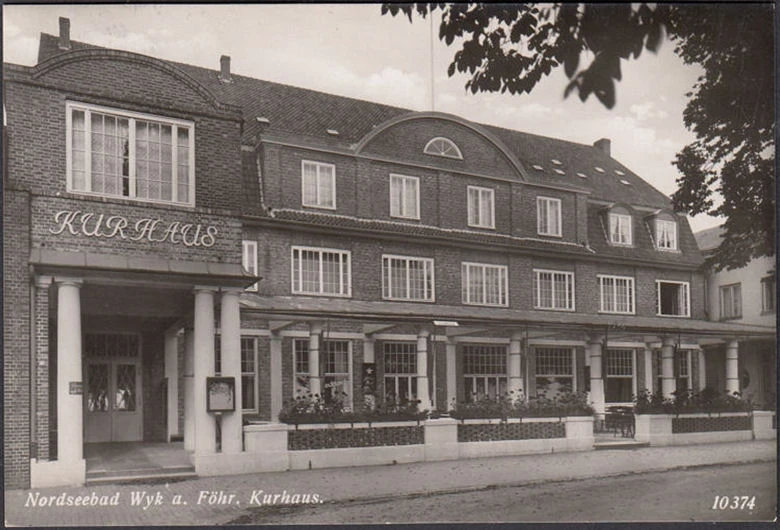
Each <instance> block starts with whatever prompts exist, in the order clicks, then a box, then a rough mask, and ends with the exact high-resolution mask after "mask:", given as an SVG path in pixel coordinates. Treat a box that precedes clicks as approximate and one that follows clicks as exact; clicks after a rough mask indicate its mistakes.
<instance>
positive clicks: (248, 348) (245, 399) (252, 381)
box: [241, 337, 258, 412]
mask: <svg viewBox="0 0 780 530" xmlns="http://www.w3.org/2000/svg"><path fill="white" fill-rule="evenodd" d="M257 397H258V396H257V339H256V338H255V337H241V408H242V409H243V410H244V412H257V410H258V404H257Z"/></svg>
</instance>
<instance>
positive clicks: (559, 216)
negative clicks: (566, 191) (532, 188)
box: [536, 195, 563, 237]
mask: <svg viewBox="0 0 780 530" xmlns="http://www.w3.org/2000/svg"><path fill="white" fill-rule="evenodd" d="M542 203H545V204H546V215H545V218H544V223H545V224H544V226H543V225H542V209H541V204H542ZM551 204H555V205H556V208H557V212H556V213H557V215H556V217H555V223H556V227H557V228H558V230H557V232H552V231H550V215H551V214H550V205H551ZM562 210H563V206H562V202H561V199H559V198H557V197H546V196H542V195H539V196H537V197H536V233H537V234H538V235H540V236H548V237H563V222H562ZM544 227H546V230H545V231H543V230H542V228H544Z"/></svg>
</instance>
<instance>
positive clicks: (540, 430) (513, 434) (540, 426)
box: [458, 422, 566, 442]
mask: <svg viewBox="0 0 780 530" xmlns="http://www.w3.org/2000/svg"><path fill="white" fill-rule="evenodd" d="M565 437H566V424H565V423H563V422H559V423H546V422H545V423H534V422H530V423H482V424H458V441H459V442H493V441H498V440H534V439H540V438H542V439H545V438H565Z"/></svg>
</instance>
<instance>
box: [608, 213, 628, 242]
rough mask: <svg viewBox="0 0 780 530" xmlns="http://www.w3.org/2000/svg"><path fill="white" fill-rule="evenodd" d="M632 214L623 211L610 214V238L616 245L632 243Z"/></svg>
mask: <svg viewBox="0 0 780 530" xmlns="http://www.w3.org/2000/svg"><path fill="white" fill-rule="evenodd" d="M632 239H633V238H632V230H631V216H630V215H628V214H622V213H610V214H609V240H610V242H611V243H612V244H614V245H631V244H632Z"/></svg>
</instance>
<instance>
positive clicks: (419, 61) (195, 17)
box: [3, 4, 722, 231]
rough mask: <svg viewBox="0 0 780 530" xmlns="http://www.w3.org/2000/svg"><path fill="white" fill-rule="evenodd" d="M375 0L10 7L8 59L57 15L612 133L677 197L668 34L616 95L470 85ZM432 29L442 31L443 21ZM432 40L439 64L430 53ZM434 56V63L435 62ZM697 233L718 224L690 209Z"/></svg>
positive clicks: (511, 124) (681, 137)
mask: <svg viewBox="0 0 780 530" xmlns="http://www.w3.org/2000/svg"><path fill="white" fill-rule="evenodd" d="M380 9H381V7H380V5H379V4H368V5H355V4H349V5H346V4H340V5H328V4H318V5H311V4H309V5H295V4H285V5H248V4H237V5H224V4H223V5H182V4H179V5H121V4H120V5H65V4H57V5H4V6H3V61H4V62H11V63H16V64H22V65H30V66H32V65H34V64H35V62H36V58H37V53H38V40H39V35H40V33H42V32H44V33H49V34H53V35H57V34H58V32H59V25H58V18H59V17H60V16H64V17H68V18H70V21H71V38H72V39H73V40H76V41H81V42H87V43H91V44H95V45H99V46H105V47H109V48H117V49H122V50H128V51H133V52H137V53H142V54H145V55H151V56H155V57H160V58H163V59H169V60H173V61H179V62H184V63H189V64H194V65H198V66H203V67H206V68H213V69H215V70H217V69H219V58H220V56H221V55H229V56H231V70H232V71H233V72H234V73H237V74H241V75H246V76H250V77H255V78H259V79H266V80H269V81H275V82H279V83H285V84H290V85H295V86H301V87H305V88H311V89H314V90H320V91H323V92H329V93H333V94H339V95H343V96H350V97H355V98H360V99H367V100H371V101H376V102H379V103H386V104H390V105H396V106H400V107H404V108H408V109H412V110H431V99H432V98H431V87H433V109H434V110H436V111H441V112H448V113H452V114H457V115H459V116H463V117H465V118H467V119H469V120H473V121H476V122H479V123H486V124H491V125H497V126H500V127H506V128H510V129H516V130H520V131H524V132H529V133H534V134H540V135H544V136H551V137H555V138H561V139H564V140H570V141H573V142H579V143H584V144H592V143H593V142H594V141H596V140H598V139H600V138H609V139H611V141H612V156H613V157H614V158H615V159H617V160H619V161H620V162H621V163H623V164H624V165H626V166H627V167H629V168H630V169H632V170H633V171H634V172H635V173H637V174H638V175H639V176H640V177H642V178H643V179H645V180H647V181H648V182H650V183H651V184H652V185H654V186H655V187H656V188H658V189H659V190H660V191H662V192H663V193H665V194H667V195H670V194H671V193H673V192H674V191H675V189H676V183H675V180H676V179H677V178H678V177H679V173H678V171H677V169H676V168H675V167H674V166H673V165H672V164H671V162H672V160H674V157H675V153H677V152H678V151H679V150H680V149H681V148H682V147H683V146H684V145H686V144H688V143H690V142H691V141H692V140H693V139H694V135H693V134H692V133H690V132H689V131H687V130H686V129H685V126H684V125H683V118H682V112H683V109H684V108H685V104H686V101H687V98H686V96H685V94H686V93H687V92H689V91H690V90H691V89H692V88H693V85H694V83H695V81H696V78H697V77H698V76H699V75H701V73H702V71H701V70H700V69H699V67H697V66H690V65H684V64H683V63H682V61H681V60H680V59H679V58H678V57H677V56H676V55H675V54H674V53H673V46H672V44H671V43H670V42H668V41H666V42H664V43H663V44H662V46H661V48H660V50H659V51H658V53H657V54H653V53H650V52H648V51H646V50H645V51H644V52H643V53H642V55H641V56H640V58H639V59H638V60H632V61H622V65H621V66H622V73H623V79H622V80H621V81H620V82H619V84H618V85H617V103H616V104H615V106H614V108H612V109H611V110H608V109H606V108H604V107H603V106H602V105H601V103H599V102H598V101H597V100H596V98H595V97H590V98H589V99H588V101H586V102H585V103H582V102H580V100H579V98H578V97H577V96H576V94H572V96H570V97H569V98H567V99H564V98H563V89H564V87H565V86H566V77H565V75H564V73H563V71H562V69H558V71H555V72H553V74H551V75H550V76H548V77H547V78H545V79H543V80H542V82H540V83H539V84H538V85H537V86H536V88H535V89H534V90H533V91H532V92H531V94H523V95H509V94H488V93H481V94H476V95H474V94H471V93H470V92H467V91H466V89H465V83H466V81H467V77H466V75H465V74H463V75H461V74H456V75H455V76H453V77H448V76H447V66H448V65H449V63H450V61H451V60H452V56H453V54H454V53H455V51H456V49H455V48H449V47H447V46H446V45H445V44H444V43H443V42H440V41H439V40H438V37H436V38H435V39H434V43H433V47H432V46H431V22H430V21H429V20H428V19H425V20H423V19H420V18H415V19H414V21H413V23H410V22H409V21H408V19H407V18H406V17H405V16H397V17H392V16H390V15H384V16H382V15H381V11H380ZM434 34H435V35H438V24H437V19H434ZM431 48H433V49H432V52H433V61H431ZM432 63H433V68H431V64H432ZM690 222H691V227H692V228H693V230H694V231H698V230H702V229H705V228H709V227H711V226H715V225H717V224H720V223H721V222H722V220H721V219H716V218H714V217H710V216H707V215H699V216H696V217H693V218H690Z"/></svg>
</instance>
